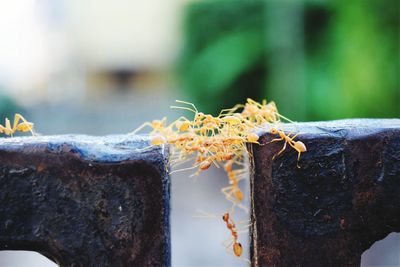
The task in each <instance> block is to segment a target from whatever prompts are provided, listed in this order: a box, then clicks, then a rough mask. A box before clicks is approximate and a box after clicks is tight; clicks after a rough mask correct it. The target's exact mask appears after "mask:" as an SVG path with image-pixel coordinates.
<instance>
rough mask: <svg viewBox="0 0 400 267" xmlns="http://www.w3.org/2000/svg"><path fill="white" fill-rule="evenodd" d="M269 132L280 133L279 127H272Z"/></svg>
mask: <svg viewBox="0 0 400 267" xmlns="http://www.w3.org/2000/svg"><path fill="white" fill-rule="evenodd" d="M269 132H270V133H272V134H277V133H278V129H276V128H271V129H270V130H269Z"/></svg>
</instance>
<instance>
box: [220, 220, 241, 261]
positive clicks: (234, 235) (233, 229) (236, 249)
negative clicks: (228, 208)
mask: <svg viewBox="0 0 400 267" xmlns="http://www.w3.org/2000/svg"><path fill="white" fill-rule="evenodd" d="M222 220H223V221H224V222H225V223H226V227H227V228H228V230H229V231H231V235H232V238H233V241H232V250H233V254H234V255H235V256H236V257H240V256H242V253H243V247H242V244H240V243H239V242H238V232H237V230H236V226H235V224H234V223H233V221H232V219H231V218H230V217H229V213H228V212H226V213H225V214H224V215H222Z"/></svg>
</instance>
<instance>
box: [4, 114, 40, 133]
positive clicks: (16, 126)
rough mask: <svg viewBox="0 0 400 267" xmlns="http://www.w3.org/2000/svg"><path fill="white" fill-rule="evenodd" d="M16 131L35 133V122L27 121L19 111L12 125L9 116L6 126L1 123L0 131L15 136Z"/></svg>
mask: <svg viewBox="0 0 400 267" xmlns="http://www.w3.org/2000/svg"><path fill="white" fill-rule="evenodd" d="M20 121H22V122H20ZM16 132H31V133H32V135H35V133H34V132H33V123H32V122H29V121H27V120H26V119H25V118H24V117H22V115H21V114H18V113H17V114H15V116H14V122H13V125H12V126H11V122H10V120H9V119H8V118H6V119H5V124H4V126H3V125H1V124H0V133H4V134H5V135H9V136H13V134H14V133H16Z"/></svg>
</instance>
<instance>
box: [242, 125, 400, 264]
mask: <svg viewBox="0 0 400 267" xmlns="http://www.w3.org/2000/svg"><path fill="white" fill-rule="evenodd" d="M281 128H282V129H283V130H284V131H285V132H286V133H289V132H300V133H301V134H300V135H299V136H298V138H297V139H298V140H301V141H302V142H303V143H305V144H306V146H307V149H308V151H307V152H306V153H303V154H302V155H301V159H300V162H299V165H300V168H297V167H296V163H297V162H296V161H297V153H296V152H295V151H294V150H293V149H291V148H290V147H289V146H288V148H286V151H285V152H284V153H283V154H282V155H281V156H279V157H277V158H275V160H272V157H273V156H274V155H275V154H276V153H277V152H278V151H279V150H280V149H281V148H282V146H283V143H282V142H274V143H270V144H267V143H268V142H269V141H270V140H271V139H273V138H276V136H274V135H272V134H270V133H268V129H267V131H266V132H264V133H263V134H262V137H261V139H260V141H261V144H262V145H261V146H258V145H251V146H249V148H250V150H251V154H252V157H251V158H252V160H251V161H252V175H251V198H252V207H251V218H252V222H253V225H252V227H251V238H252V244H251V259H252V266H254V267H260V266H282V267H283V266H285V267H289V266H290V267H292V266H335V267H336V266H360V260H361V254H362V253H363V252H364V251H365V250H367V249H368V248H369V247H370V246H371V245H372V244H373V243H374V242H375V241H378V240H380V239H383V238H384V237H385V236H387V235H388V234H389V233H391V232H400V120H398V119H382V120H372V119H356V120H339V121H331V122H317V123H295V124H288V125H282V127H281Z"/></svg>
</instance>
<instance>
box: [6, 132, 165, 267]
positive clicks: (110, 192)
mask: <svg viewBox="0 0 400 267" xmlns="http://www.w3.org/2000/svg"><path fill="white" fill-rule="evenodd" d="M165 149H166V148H165V147H149V142H148V140H147V139H145V138H141V137H135V136H129V135H121V136H105V137H93V136H76V135H65V136H50V137H46V136H44V137H26V138H1V139H0V203H1V205H0V249H1V250H32V251H37V252H40V253H42V254H43V255H45V256H47V257H48V258H50V259H52V260H53V261H55V262H56V263H58V264H59V265H60V266H170V237H169V235H170V230H169V229H170V228H169V198H170V195H169V187H170V184H169V177H168V175H167V169H166V168H167V166H166V165H167V154H168V151H165Z"/></svg>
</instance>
